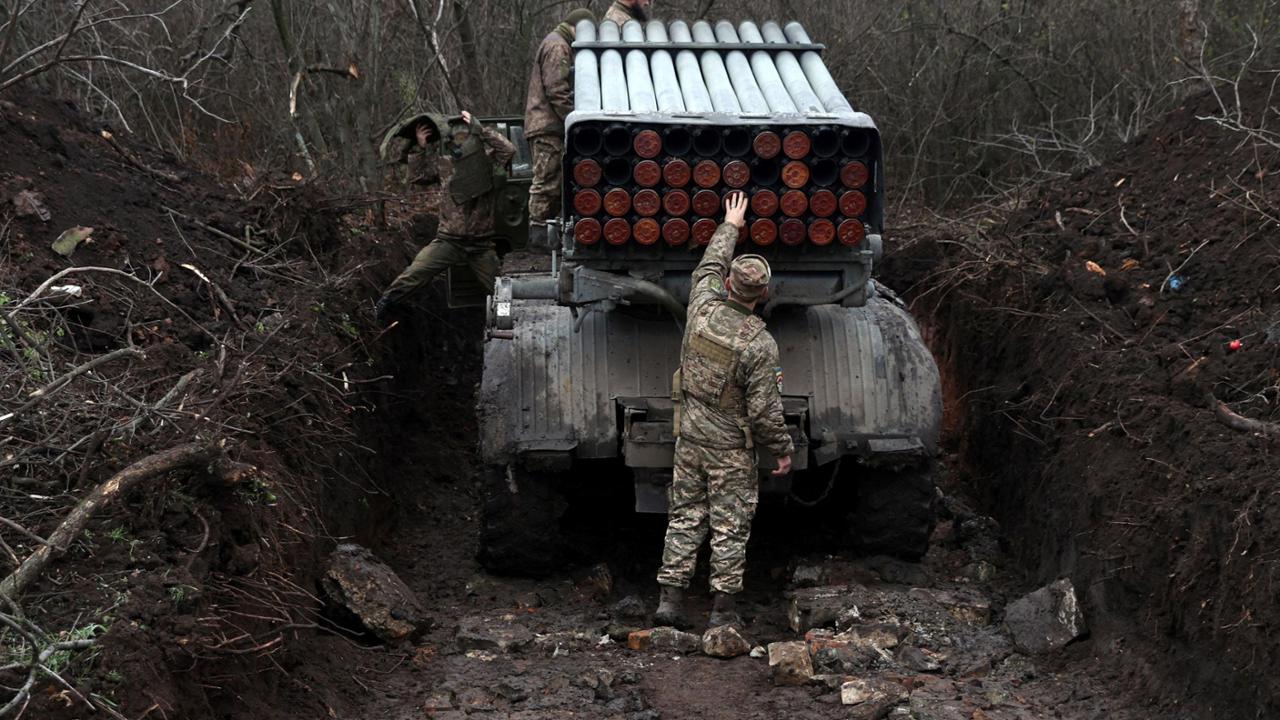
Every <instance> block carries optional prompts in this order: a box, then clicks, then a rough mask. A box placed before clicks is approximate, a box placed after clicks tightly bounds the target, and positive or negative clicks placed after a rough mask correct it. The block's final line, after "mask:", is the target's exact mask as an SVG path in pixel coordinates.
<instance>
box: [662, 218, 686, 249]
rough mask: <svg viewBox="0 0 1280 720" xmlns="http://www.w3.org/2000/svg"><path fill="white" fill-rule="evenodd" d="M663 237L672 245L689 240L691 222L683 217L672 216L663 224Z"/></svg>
mask: <svg viewBox="0 0 1280 720" xmlns="http://www.w3.org/2000/svg"><path fill="white" fill-rule="evenodd" d="M662 239H663V240H666V241H667V244H668V245H670V246H672V247H679V246H681V245H683V244H685V243H686V242H689V223H688V221H686V220H684V219H683V218H672V219H670V220H668V221H667V222H666V223H665V224H664V225H663V226H662Z"/></svg>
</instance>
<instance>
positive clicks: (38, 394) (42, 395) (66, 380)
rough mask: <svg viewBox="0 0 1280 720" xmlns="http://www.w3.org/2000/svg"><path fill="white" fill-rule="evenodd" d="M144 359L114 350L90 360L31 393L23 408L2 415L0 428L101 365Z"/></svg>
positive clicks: (132, 351)
mask: <svg viewBox="0 0 1280 720" xmlns="http://www.w3.org/2000/svg"><path fill="white" fill-rule="evenodd" d="M144 357H146V356H145V355H143V353H142V351H141V350H137V349H134V348H120V349H119V350H113V351H111V352H109V353H107V354H106V355H99V356H98V357H96V358H94V359H92V360H90V361H89V362H86V363H84V364H83V365H79V366H77V367H74V368H72V369H71V371H70V372H68V373H67V374H66V375H63V376H62V377H60V378H58V379H56V380H54V381H53V382H51V383H49V384H48V385H45V386H44V387H42V388H40V389H39V390H36V391H35V392H33V393H31V399H30V400H28V401H26V402H25V403H23V404H22V406H21V407H19V408H18V409H17V410H14V411H13V412H11V413H6V414H4V415H0V427H4V426H5V424H6V423H8V422H9V421H10V420H12V419H13V418H15V417H17V416H19V415H21V414H22V413H24V412H26V411H27V410H30V409H31V408H33V407H35V406H36V405H38V404H39V403H41V402H43V401H44V400H45V399H46V398H48V397H50V396H52V395H53V394H54V393H56V392H58V391H59V390H61V389H62V388H64V387H66V386H67V385H70V384H71V381H72V380H75V379H76V378H78V377H80V376H81V375H83V374H85V373H87V372H89V371H91V370H94V369H95V368H97V367H99V366H101V365H106V364H107V363H109V362H112V361H114V360H119V359H120V358H129V359H130V360H140V359H142V358H144Z"/></svg>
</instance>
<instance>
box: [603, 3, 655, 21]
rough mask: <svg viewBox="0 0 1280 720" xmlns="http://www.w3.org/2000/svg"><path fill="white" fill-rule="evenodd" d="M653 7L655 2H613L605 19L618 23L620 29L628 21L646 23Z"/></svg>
mask: <svg viewBox="0 0 1280 720" xmlns="http://www.w3.org/2000/svg"><path fill="white" fill-rule="evenodd" d="M652 5H653V0H613V5H610V6H609V10H608V11H607V12H606V13H605V14H604V19H605V20H612V21H614V22H616V23H618V27H622V26H623V25H624V24H626V22H627V21H628V20H639V21H640V22H646V21H647V20H648V19H649V8H650V7H651V6H652Z"/></svg>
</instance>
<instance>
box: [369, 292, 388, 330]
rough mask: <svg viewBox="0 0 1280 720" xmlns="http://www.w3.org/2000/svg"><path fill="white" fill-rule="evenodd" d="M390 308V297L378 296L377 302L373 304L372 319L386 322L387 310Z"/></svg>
mask: <svg viewBox="0 0 1280 720" xmlns="http://www.w3.org/2000/svg"><path fill="white" fill-rule="evenodd" d="M390 309H391V299H390V298H388V297H387V296H386V295H383V296H382V297H380V298H378V302H377V303H375V304H374V306H373V319H374V320H377V321H378V323H379V324H383V323H386V322H387V312H388V311H389V310H390Z"/></svg>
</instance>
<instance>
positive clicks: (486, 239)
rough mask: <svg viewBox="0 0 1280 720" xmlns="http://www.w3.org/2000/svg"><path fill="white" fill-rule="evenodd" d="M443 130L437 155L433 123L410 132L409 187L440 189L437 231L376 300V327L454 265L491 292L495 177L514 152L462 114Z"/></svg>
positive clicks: (495, 268)
mask: <svg viewBox="0 0 1280 720" xmlns="http://www.w3.org/2000/svg"><path fill="white" fill-rule="evenodd" d="M448 130H449V137H448V138H447V139H446V140H445V141H444V150H443V152H441V151H439V148H440V129H439V128H437V127H436V126H435V123H433V122H432V121H430V120H428V119H426V118H423V119H422V120H421V122H419V124H418V126H417V127H416V128H415V133H414V135H415V137H414V139H415V141H416V142H415V145H414V148H413V151H411V152H410V153H409V155H408V162H409V175H410V180H409V182H410V183H411V184H413V185H418V186H428V185H433V184H438V185H440V187H441V188H443V190H444V193H443V196H442V197H441V200H440V218H439V225H438V230H437V231H436V233H435V237H434V238H433V239H431V240H430V242H429V244H428V245H427V246H426V247H424V248H422V250H420V251H419V252H418V254H417V256H416V257H414V259H413V262H412V263H410V264H409V267H408V268H406V269H405V271H404V272H402V273H400V276H399V277H397V278H396V279H395V280H394V281H392V283H391V286H390V287H388V288H387V291H386V292H385V293H383V294H382V297H381V298H380V299H379V300H378V304H377V305H376V306H375V307H374V314H375V316H376V317H377V318H378V320H379V321H383V320H385V316H386V313H387V310H388V308H390V307H391V306H393V305H395V304H396V303H398V302H400V301H401V300H403V299H404V297H405V296H406V295H408V294H409V293H411V292H413V291H414V290H416V289H418V288H420V287H422V286H423V285H426V284H427V283H428V282H430V281H431V279H432V278H434V277H435V276H436V275H439V274H440V273H441V272H444V271H445V270H447V269H449V268H450V267H452V266H455V265H466V266H468V267H470V268H471V272H472V273H474V274H475V277H476V280H478V281H479V282H480V285H481V286H482V287H484V288H485V289H486V290H488V291H490V292H492V289H493V280H494V277H495V276H496V275H497V273H498V253H497V251H496V249H495V248H494V243H493V235H494V209H495V200H496V197H497V193H496V192H495V191H496V190H497V183H496V182H495V175H496V174H497V173H499V172H500V171H501V169H502V168H504V167H505V166H506V165H507V163H508V162H510V161H511V158H512V157H514V156H515V153H516V148H515V146H514V145H512V144H511V141H510V140H508V139H506V138H505V137H503V136H502V135H500V134H498V132H497V131H495V130H493V129H492V128H487V127H484V126H482V125H481V124H480V122H479V121H478V120H476V119H475V118H474V117H473V116H472V115H471V113H469V112H467V111H465V110H464V111H462V120H461V122H457V121H455V122H452V123H450V124H449V126H448ZM422 239H426V238H422Z"/></svg>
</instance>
